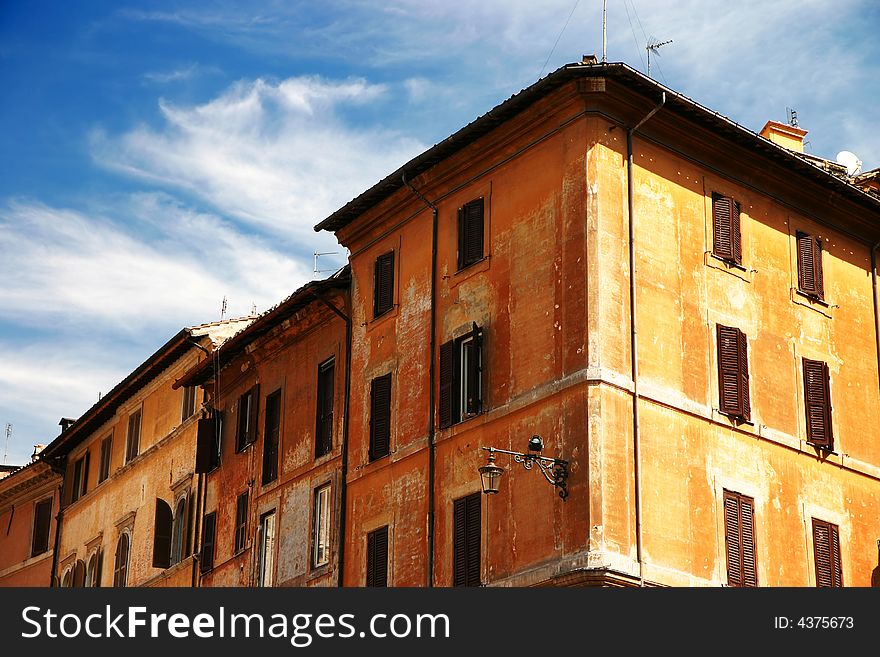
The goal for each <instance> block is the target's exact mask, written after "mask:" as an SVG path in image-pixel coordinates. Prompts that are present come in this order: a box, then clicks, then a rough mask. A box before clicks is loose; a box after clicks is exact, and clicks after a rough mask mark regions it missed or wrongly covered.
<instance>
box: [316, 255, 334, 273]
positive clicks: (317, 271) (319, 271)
mask: <svg viewBox="0 0 880 657" xmlns="http://www.w3.org/2000/svg"><path fill="white" fill-rule="evenodd" d="M337 253H339V252H338V251H324V252H323V253H319V252H317V251H315V270H314V273H316V274H322V273H324V272H328V271H336V270H335V269H318V256H325V255H336V254H337Z"/></svg>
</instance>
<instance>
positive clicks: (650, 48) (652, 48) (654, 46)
mask: <svg viewBox="0 0 880 657" xmlns="http://www.w3.org/2000/svg"><path fill="white" fill-rule="evenodd" d="M670 43H672V39H669V41H660V42H657V41H654V39H653V37H652V38H651V39H648V45H647V46H645V50H646V51H647V52H648V77H651V52H653V53H654V54H655V55H657V56H658V57H659V56H660V53H658V52H657V50H658V49H659V48H660V47H661V46H668V45H669V44H670Z"/></svg>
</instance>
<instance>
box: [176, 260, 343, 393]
mask: <svg viewBox="0 0 880 657" xmlns="http://www.w3.org/2000/svg"><path fill="white" fill-rule="evenodd" d="M350 284H351V267H350V266H349V265H345V266H344V267H343V268H342V269H340V270H339V271H337V272H336V273H335V274H333V275H332V276H330V277H329V278H325V279H322V280H318V281H310V282H309V283H306V284H305V285H303V286H302V287H300V288H299V289H298V290H296V292H294V293H293V294H291V295H290V296H289V297H287V298H286V299H284V300H283V301H281V302H280V303H278V304H277V305H276V306H274V307H273V308H270V309H269V310H267V311H266V312H264V313H263V314H262V315H260V316H259V317H257V318H256V319H255V320H254V321H253V323H251V324H250V325H248V326H247V327H246V328H244V329H242V330H241V331H239V332H238V333H236V334H235V335H234V336H233V337H231V338H230V339H229V340H227V341H226V342H224V343H223V347H222V348H221V349H218V350H217V351H216V352H215V357H214V358H208V359H205V360H203V361H201V362H200V363H198V364H197V365H195V366H194V367H192V368H191V369H190V370H189V371H188V372H186V373H185V374H184V375H183V376H182V377H181V378H179V379H178V380H177V381H175V382H174V384H173V385H172V387H173V388H180V387H181V386H193V385H200V384H202V383H204V382H205V381H207V380H209V379H210V378H211V377H212V376H214V371H215V368H216V369H220V370H222V369H223V368H224V367H225V366H226V365H228V364H229V363H230V362H231V361H232V360H234V359H235V358H236V357H237V356H239V355H241V354H242V353H244V351H245V349H246V348H247V347H248V345H250V344H252V343H253V342H254V341H255V340H257V339H258V338H260V337H262V336H263V335H265V334H266V333H268V332H269V331H271V330H272V329H273V328H275V327H276V326H278V325H279V324H281V323H282V322H283V321H284V320H286V319H287V318H289V317H291V316H292V315H294V314H295V313H296V312H298V311H299V310H301V309H302V308H305V307H306V306H308V305H309V304H311V303H313V302H314V301H316V300H317V299H318V297H319V295H320V294H321V293H322V292H325V291H328V290H334V289H339V290H341V289H347V288H348V287H349V285H350Z"/></svg>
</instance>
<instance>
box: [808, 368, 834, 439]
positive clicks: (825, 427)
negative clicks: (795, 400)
mask: <svg viewBox="0 0 880 657" xmlns="http://www.w3.org/2000/svg"><path fill="white" fill-rule="evenodd" d="M804 400H805V406H806V413H807V442H809V443H812V444H813V445H816V446H818V447H825V448H826V449H831V448H832V446H833V436H832V432H831V390H830V376H829V373H828V365H827V364H826V363H823V362H822V361H819V360H810V359H808V358H804Z"/></svg>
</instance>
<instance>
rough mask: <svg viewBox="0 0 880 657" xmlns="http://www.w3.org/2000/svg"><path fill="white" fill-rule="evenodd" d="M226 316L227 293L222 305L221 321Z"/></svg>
mask: <svg viewBox="0 0 880 657" xmlns="http://www.w3.org/2000/svg"><path fill="white" fill-rule="evenodd" d="M224 317H226V295H225V294H224V295H223V303H222V304H221V305H220V321H221V322H222V321H223V318H224Z"/></svg>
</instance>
